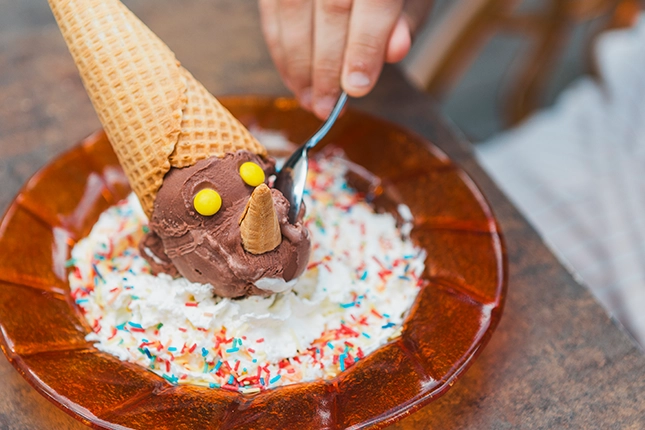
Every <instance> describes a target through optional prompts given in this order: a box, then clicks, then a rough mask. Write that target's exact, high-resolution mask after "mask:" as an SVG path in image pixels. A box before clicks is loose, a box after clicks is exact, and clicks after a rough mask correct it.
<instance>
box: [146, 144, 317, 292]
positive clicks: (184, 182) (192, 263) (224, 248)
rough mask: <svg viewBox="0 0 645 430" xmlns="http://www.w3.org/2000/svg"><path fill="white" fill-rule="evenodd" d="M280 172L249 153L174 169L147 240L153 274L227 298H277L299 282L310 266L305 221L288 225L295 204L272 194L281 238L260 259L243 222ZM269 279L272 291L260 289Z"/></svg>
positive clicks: (160, 195) (159, 198)
mask: <svg viewBox="0 0 645 430" xmlns="http://www.w3.org/2000/svg"><path fill="white" fill-rule="evenodd" d="M274 170H275V163H274V161H273V160H272V159H269V158H264V157H262V156H259V155H256V154H253V153H250V152H247V151H238V152H235V153H231V154H227V155H226V156H224V157H222V158H218V157H211V158H208V159H205V160H201V161H198V162H197V163H196V164H195V165H193V166H190V167H185V168H181V169H177V168H172V169H171V170H170V171H169V172H168V174H167V175H166V176H165V178H164V181H163V184H162V186H161V188H160V189H159V193H158V195H157V198H156V200H155V203H154V210H153V214H152V217H151V219H150V230H151V231H150V233H149V234H148V236H147V237H146V238H145V239H144V240H143V241H142V242H141V249H142V255H143V256H144V258H146V259H147V260H148V261H149V262H150V263H151V266H152V269H153V271H155V272H166V273H169V274H176V273H177V272H178V273H179V274H181V275H183V276H184V277H185V278H187V279H188V280H189V281H191V282H199V283H203V284H207V283H208V284H211V285H212V286H213V289H214V293H215V294H216V295H219V296H222V297H242V296H247V295H267V294H272V293H273V292H275V291H276V289H279V287H280V285H285V286H286V285H287V283H288V282H289V281H291V280H293V279H295V278H297V277H298V276H300V275H301V274H302V273H303V272H304V270H305V268H306V265H307V262H308V260H309V248H310V240H309V233H308V231H307V229H306V228H305V227H304V226H303V224H302V216H301V217H300V219H299V220H298V222H296V224H289V222H288V218H287V213H288V209H289V203H288V202H287V201H286V199H285V198H284V196H283V195H282V194H281V193H280V192H279V191H278V190H276V189H271V190H270V197H272V198H273V203H274V208H275V214H276V215H277V221H278V224H279V228H280V234H281V235H282V240H281V241H279V244H278V245H277V247H275V249H272V250H269V251H267V252H263V253H260V254H255V253H251V252H247V250H246V249H245V248H244V245H243V240H242V234H241V231H240V221H241V219H243V216H244V215H245V213H246V212H248V210H249V208H248V203H249V200H250V199H251V195H252V194H253V193H254V191H256V188H262V189H264V187H265V186H266V184H267V179H268V178H269V176H270V175H272V174H273V173H274ZM264 191H265V192H266V190H264ZM256 194H258V193H257V191H256ZM266 228H270V226H267V227H266ZM267 280H270V282H269V283H270V284H271V286H272V288H271V289H263V288H260V287H262V286H264V285H265V284H267V282H268V281H267ZM283 283H284V284H283Z"/></svg>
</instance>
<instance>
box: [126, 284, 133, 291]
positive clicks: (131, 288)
mask: <svg viewBox="0 0 645 430" xmlns="http://www.w3.org/2000/svg"><path fill="white" fill-rule="evenodd" d="M124 288H125V289H126V290H133V289H134V287H133V286H132V285H126V286H125V287H124Z"/></svg>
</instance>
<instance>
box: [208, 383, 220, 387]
mask: <svg viewBox="0 0 645 430" xmlns="http://www.w3.org/2000/svg"><path fill="white" fill-rule="evenodd" d="M208 386H209V388H219V387H220V385H219V384H216V383H214V382H211V383H209V384H208Z"/></svg>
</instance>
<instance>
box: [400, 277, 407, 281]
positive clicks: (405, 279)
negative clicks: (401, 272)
mask: <svg viewBox="0 0 645 430" xmlns="http://www.w3.org/2000/svg"><path fill="white" fill-rule="evenodd" d="M399 279H403V280H404V281H410V278H409V277H407V276H399Z"/></svg>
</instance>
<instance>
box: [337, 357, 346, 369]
mask: <svg viewBox="0 0 645 430" xmlns="http://www.w3.org/2000/svg"><path fill="white" fill-rule="evenodd" d="M345 357H346V356H345V353H343V354H340V357H338V361H339V362H340V371H341V372H344V371H345Z"/></svg>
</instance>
